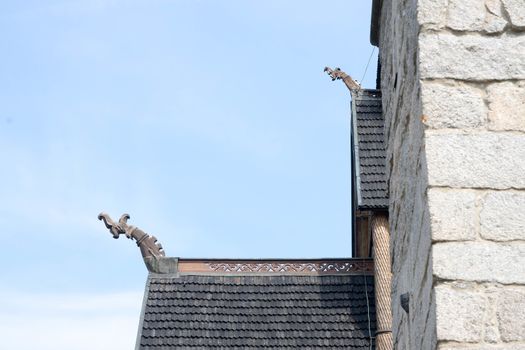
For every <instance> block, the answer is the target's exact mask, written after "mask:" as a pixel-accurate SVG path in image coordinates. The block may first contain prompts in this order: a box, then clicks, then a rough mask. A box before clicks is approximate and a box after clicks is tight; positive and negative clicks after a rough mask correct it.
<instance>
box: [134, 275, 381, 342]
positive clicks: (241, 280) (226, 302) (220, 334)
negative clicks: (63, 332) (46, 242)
mask: <svg viewBox="0 0 525 350" xmlns="http://www.w3.org/2000/svg"><path fill="white" fill-rule="evenodd" d="M146 293H147V294H146V298H145V306H144V310H143V319H142V320H141V328H140V329H139V339H138V341H139V347H138V348H139V349H144V350H145V349H266V350H267V349H363V350H364V349H369V348H370V339H371V338H370V334H369V331H371V333H372V335H373V334H374V332H375V309H374V298H373V295H374V291H373V277H372V276H365V275H361V276H360V275H333V276H298V275H237V276H227V275H187V276H179V277H165V276H162V277H158V276H157V277H156V276H155V275H150V277H149V278H148V288H147V291H146Z"/></svg>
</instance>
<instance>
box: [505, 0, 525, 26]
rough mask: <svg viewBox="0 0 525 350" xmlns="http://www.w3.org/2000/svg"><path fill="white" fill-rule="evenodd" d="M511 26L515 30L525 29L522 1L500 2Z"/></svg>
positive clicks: (508, 0) (507, 0) (509, 0)
mask: <svg viewBox="0 0 525 350" xmlns="http://www.w3.org/2000/svg"><path fill="white" fill-rule="evenodd" d="M502 1H503V6H504V7H505V11H507V13H508V15H509V18H510V22H511V24H512V26H513V27H514V28H516V29H525V4H524V3H523V0H502Z"/></svg>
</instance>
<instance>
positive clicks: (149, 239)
mask: <svg viewBox="0 0 525 350" xmlns="http://www.w3.org/2000/svg"><path fill="white" fill-rule="evenodd" d="M129 218H130V216H129V214H122V216H121V217H120V219H119V221H118V224H117V223H115V222H114V221H113V220H112V219H111V218H110V217H109V215H108V214H106V213H100V214H99V215H98V219H99V220H102V221H104V224H105V225H106V227H107V228H108V229H109V232H110V233H111V234H112V235H113V238H119V236H120V235H121V234H125V235H126V237H127V238H129V239H134V240H135V241H136V242H137V246H138V247H139V248H140V252H141V253H142V257H143V258H147V257H152V256H155V257H160V256H165V253H164V250H163V249H162V245H161V244H160V243H157V238H155V236H150V235H148V234H147V233H145V232H144V231H142V230H141V229H138V228H136V227H135V226H129V225H128V223H127V222H128V220H129Z"/></svg>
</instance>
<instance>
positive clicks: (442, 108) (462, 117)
mask: <svg viewBox="0 0 525 350" xmlns="http://www.w3.org/2000/svg"><path fill="white" fill-rule="evenodd" d="M421 88H422V91H421V94H422V95H421V97H422V101H423V115H424V116H425V117H424V123H425V125H426V126H428V127H430V128H433V129H440V128H475V127H479V126H481V125H483V124H484V123H485V121H486V119H487V107H486V106H485V102H484V101H483V91H481V90H480V89H479V88H473V87H470V86H468V85H460V86H451V85H445V84H440V83H431V82H422V84H421Z"/></svg>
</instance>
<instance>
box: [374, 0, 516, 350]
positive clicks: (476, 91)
mask: <svg viewBox="0 0 525 350" xmlns="http://www.w3.org/2000/svg"><path fill="white" fill-rule="evenodd" d="M380 57H381V63H382V74H381V78H382V87H381V89H382V93H383V106H384V110H385V114H386V120H387V137H388V169H389V176H390V179H389V184H390V227H391V250H392V264H393V265H392V269H393V285H392V293H393V296H392V302H393V316H394V328H393V335H394V342H395V348H396V349H435V348H438V349H516V350H517V349H525V1H524V0H486V1H484V0H407V1H393V0H384V1H383V6H382V12H381V24H380ZM403 293H410V312H409V313H408V314H407V313H405V311H404V310H403V309H402V308H401V306H400V304H399V297H400V295H401V294H403Z"/></svg>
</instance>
